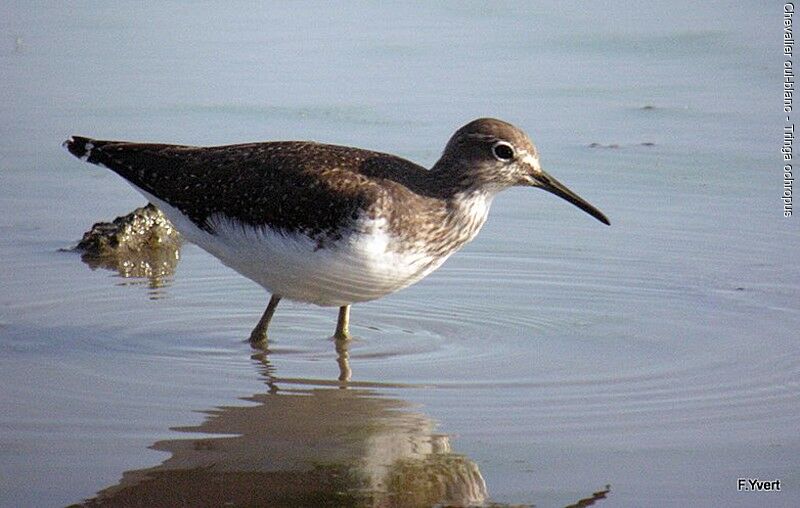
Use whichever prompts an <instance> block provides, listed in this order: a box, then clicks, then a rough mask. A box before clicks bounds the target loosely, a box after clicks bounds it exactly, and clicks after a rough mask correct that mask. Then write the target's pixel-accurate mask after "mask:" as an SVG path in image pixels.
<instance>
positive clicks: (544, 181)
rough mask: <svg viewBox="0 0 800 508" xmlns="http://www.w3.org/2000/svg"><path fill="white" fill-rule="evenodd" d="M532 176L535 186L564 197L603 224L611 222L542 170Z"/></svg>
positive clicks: (608, 224)
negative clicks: (535, 182)
mask: <svg viewBox="0 0 800 508" xmlns="http://www.w3.org/2000/svg"><path fill="white" fill-rule="evenodd" d="M534 178H535V179H536V181H537V184H538V185H537V187H541V188H542V189H544V190H546V191H547V192H552V193H553V194H555V195H556V196H559V197H561V198H564V199H566V200H567V201H569V202H570V203H572V204H573V205H575V206H577V207H578V208H580V209H581V210H583V211H584V212H586V213H588V214H589V215H591V216H592V217H594V218H595V219H597V220H599V221H600V222H602V223H603V224H605V225H607V226H610V225H611V222H609V220H608V217H606V216H605V215H604V214H603V212H601V211H600V210H598V209H597V208H595V207H593V206H592V205H590V204H589V203H588V202H587V201H586V200H585V199H583V198H582V197H580V196H578V195H577V194H575V193H574V192H572V191H571V190H569V189H568V188H567V186H566V185H564V184H563V183H561V182H559V181H558V180H556V179H555V178H553V177H552V176H550V175H548V174H547V173H545V172H544V171H540V172H537V174H536V176H535V177H534Z"/></svg>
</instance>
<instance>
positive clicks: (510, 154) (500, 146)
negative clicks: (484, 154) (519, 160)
mask: <svg viewBox="0 0 800 508" xmlns="http://www.w3.org/2000/svg"><path fill="white" fill-rule="evenodd" d="M492 155H494V158H495V159H497V160H499V161H501V162H508V161H510V160H511V159H513V158H514V147H513V146H511V144H510V143H506V142H505V141H498V142H497V143H495V144H493V145H492Z"/></svg>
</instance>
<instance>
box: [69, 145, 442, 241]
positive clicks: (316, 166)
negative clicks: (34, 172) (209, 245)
mask: <svg viewBox="0 0 800 508" xmlns="http://www.w3.org/2000/svg"><path fill="white" fill-rule="evenodd" d="M65 145H66V147H67V149H68V150H69V151H70V152H71V153H72V154H73V155H75V156H76V157H80V158H83V159H85V160H87V161H88V162H91V163H94V164H99V165H103V166H105V167H108V168H109V169H111V170H112V171H114V172H115V173H117V174H119V175H120V176H122V177H123V178H125V179H126V180H128V181H129V182H130V183H132V184H133V185H135V186H136V187H139V188H140V189H142V190H144V191H146V192H148V193H150V194H152V195H154V196H156V197H158V198H159V199H162V200H164V201H166V202H167V203H169V204H171V205H172V206H174V207H175V208H177V209H179V210H180V211H181V212H182V213H184V214H185V215H186V216H187V217H189V218H190V219H191V220H192V222H194V223H195V224H197V225H198V226H199V227H200V228H202V229H204V230H206V231H209V232H213V230H212V228H211V226H210V225H209V221H208V219H209V217H210V216H211V215H213V214H215V213H222V214H225V215H227V216H228V217H231V218H235V219H238V220H239V221H242V222H243V223H246V224H251V225H254V226H269V227H271V228H277V229H280V230H283V231H287V232H295V231H300V232H304V233H306V234H308V235H310V236H312V237H321V236H324V237H338V236H339V232H340V231H342V229H344V228H346V226H347V225H350V224H352V222H353V220H354V219H355V218H356V217H357V216H359V215H360V214H361V213H362V212H366V213H368V214H370V215H374V214H375V213H376V206H377V203H378V202H379V201H380V200H381V199H382V198H384V197H385V194H386V193H387V192H392V191H393V192H394V194H395V195H397V194H398V193H399V194H401V195H402V194H414V193H415V192H418V191H421V188H420V185H418V183H419V182H420V181H421V180H422V179H424V175H425V173H427V170H426V169H425V168H423V167H421V166H418V165H416V164H414V163H412V162H409V161H407V160H405V159H401V158H399V157H396V156H393V155H388V154H383V153H378V152H372V151H368V150H361V149H357V148H349V147H343V146H335V145H324V144H319V143H311V142H295V141H288V142H268V143H251V144H241V145H228V146H218V147H207V148H206V147H191V146H180V145H164V144H149V143H130V142H117V141H99V140H93V139H88V138H82V137H77V136H76V137H73V138H71V139H70V140H68V141H67V142H66V143H65Z"/></svg>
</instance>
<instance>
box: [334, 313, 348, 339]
mask: <svg viewBox="0 0 800 508" xmlns="http://www.w3.org/2000/svg"><path fill="white" fill-rule="evenodd" d="M333 338H334V339H336V340H347V339H349V338H350V306H349V305H342V306H341V307H339V320H338V321H337V322H336V333H335V334H333Z"/></svg>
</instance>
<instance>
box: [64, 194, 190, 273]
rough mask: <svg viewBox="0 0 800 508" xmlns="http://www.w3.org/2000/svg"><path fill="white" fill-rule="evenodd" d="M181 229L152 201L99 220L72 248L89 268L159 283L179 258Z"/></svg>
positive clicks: (172, 269)
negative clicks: (117, 215) (124, 212)
mask: <svg viewBox="0 0 800 508" xmlns="http://www.w3.org/2000/svg"><path fill="white" fill-rule="evenodd" d="M182 243H183V241H182V239H181V236H180V233H178V231H177V230H176V229H175V227H174V226H173V225H172V223H171V222H170V221H169V219H167V218H166V217H165V216H164V214H163V213H161V210H159V209H158V208H156V207H155V206H154V205H152V204H148V205H147V206H144V207H141V208H137V209H136V210H134V211H132V212H131V213H129V214H127V215H123V216H122V217H117V218H116V219H114V221H113V222H98V223H96V224H94V225H93V226H92V228H91V229H90V230H89V231H87V232H86V233H84V234H83V238H82V239H81V241H80V242H78V245H76V246H75V247H74V248H73V249H72V250H75V251H78V252H81V259H82V260H83V262H84V263H86V264H87V265H89V266H90V267H91V268H92V269H96V268H105V269H108V270H114V271H117V272H119V274H120V275H122V276H123V277H143V278H148V279H150V281H151V283H154V284H156V285H160V280H161V278H162V277H166V276H170V275H172V274H173V273H174V272H175V267H176V266H177V265H178V261H179V260H180V249H181V245H182Z"/></svg>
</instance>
